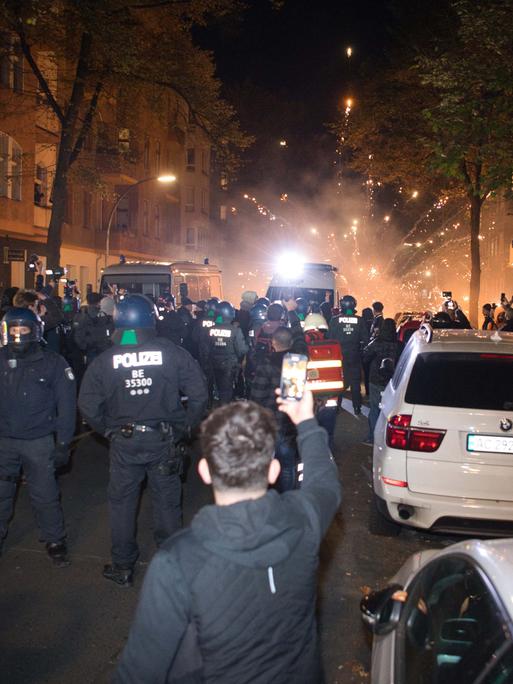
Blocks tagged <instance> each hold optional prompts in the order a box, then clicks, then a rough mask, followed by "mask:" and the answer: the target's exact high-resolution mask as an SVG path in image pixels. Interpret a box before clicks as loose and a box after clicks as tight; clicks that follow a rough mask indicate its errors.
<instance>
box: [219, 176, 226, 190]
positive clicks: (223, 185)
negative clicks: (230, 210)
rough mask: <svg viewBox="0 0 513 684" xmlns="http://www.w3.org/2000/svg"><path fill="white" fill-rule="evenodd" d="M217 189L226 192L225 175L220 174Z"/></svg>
mask: <svg viewBox="0 0 513 684" xmlns="http://www.w3.org/2000/svg"><path fill="white" fill-rule="evenodd" d="M219 187H220V188H221V190H228V176H227V174H226V173H224V172H223V173H221V176H220V178H219Z"/></svg>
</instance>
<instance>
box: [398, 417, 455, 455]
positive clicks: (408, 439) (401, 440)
mask: <svg viewBox="0 0 513 684" xmlns="http://www.w3.org/2000/svg"><path fill="white" fill-rule="evenodd" d="M410 423H411V416H410V415H405V414H398V415H396V416H392V417H391V418H390V420H389V421H388V423H387V446H389V447H391V448H392V449H402V450H407V449H408V450H409V451H423V452H425V453H432V452H433V451H436V450H437V449H438V447H439V446H440V444H441V443H442V440H443V438H444V436H445V430H421V429H420V428H416V427H411V425H410Z"/></svg>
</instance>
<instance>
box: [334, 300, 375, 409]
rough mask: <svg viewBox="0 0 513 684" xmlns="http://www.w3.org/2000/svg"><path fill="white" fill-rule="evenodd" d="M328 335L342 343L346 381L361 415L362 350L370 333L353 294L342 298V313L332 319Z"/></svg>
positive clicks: (354, 405)
mask: <svg viewBox="0 0 513 684" xmlns="http://www.w3.org/2000/svg"><path fill="white" fill-rule="evenodd" d="M328 337H329V338H330V339H333V340H338V342H339V343H340V347H341V349H342V359H343V360H342V364H343V369H344V381H345V383H346V385H349V386H350V387H351V400H352V402H353V410H354V412H355V415H357V416H359V415H360V414H361V412H362V393H361V388H360V383H361V376H362V357H361V352H362V349H363V347H364V346H366V345H367V343H368V341H369V333H368V332H367V328H366V326H365V324H364V322H363V321H362V319H361V317H360V316H357V315H356V299H355V298H354V297H352V296H351V295H345V296H344V297H342V299H341V300H340V314H339V315H338V316H334V317H333V318H332V319H331V321H330V325H329V330H328Z"/></svg>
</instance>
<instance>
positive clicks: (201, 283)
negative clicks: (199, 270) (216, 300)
mask: <svg viewBox="0 0 513 684" xmlns="http://www.w3.org/2000/svg"><path fill="white" fill-rule="evenodd" d="M211 296H212V295H211V294H210V278H209V276H204V275H200V276H198V297H197V299H196V301H198V299H209V298H210V297H211Z"/></svg>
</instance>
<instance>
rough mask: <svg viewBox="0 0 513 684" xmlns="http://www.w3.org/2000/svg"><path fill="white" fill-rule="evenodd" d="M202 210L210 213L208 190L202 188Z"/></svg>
mask: <svg viewBox="0 0 513 684" xmlns="http://www.w3.org/2000/svg"><path fill="white" fill-rule="evenodd" d="M201 211H202V212H203V213H204V214H208V190H207V189H206V188H201Z"/></svg>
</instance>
